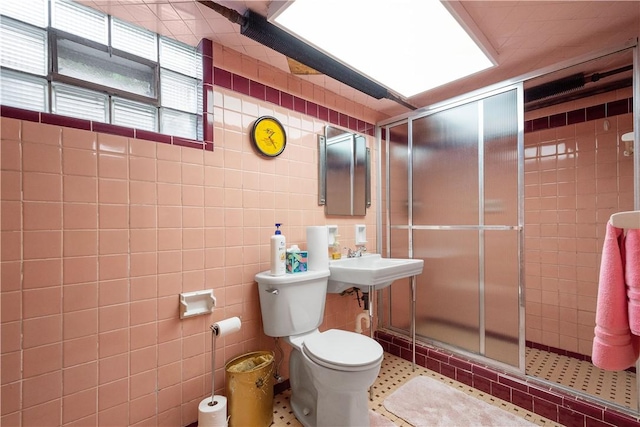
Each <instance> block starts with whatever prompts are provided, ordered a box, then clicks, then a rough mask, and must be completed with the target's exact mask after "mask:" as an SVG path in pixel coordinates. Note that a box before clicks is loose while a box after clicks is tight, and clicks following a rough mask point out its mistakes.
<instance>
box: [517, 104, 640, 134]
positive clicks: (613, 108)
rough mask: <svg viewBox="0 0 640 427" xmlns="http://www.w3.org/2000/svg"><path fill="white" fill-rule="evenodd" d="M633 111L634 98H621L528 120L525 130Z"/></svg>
mask: <svg viewBox="0 0 640 427" xmlns="http://www.w3.org/2000/svg"><path fill="white" fill-rule="evenodd" d="M632 112H633V98H627V99H619V100H617V101H611V102H607V103H604V104H599V105H593V106H591V107H587V108H580V109H578V110H572V111H568V112H566V113H560V114H553V115H551V116H546V117H538V118H537V119H531V120H526V121H525V123H524V132H525V133H529V132H535V131H538V130H544V129H553V128H557V127H562V126H567V125H574V124H576V123H584V122H588V121H591V120H597V119H603V118H605V117H613V116H619V115H620V114H627V113H632Z"/></svg>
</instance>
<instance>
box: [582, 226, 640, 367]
mask: <svg viewBox="0 0 640 427" xmlns="http://www.w3.org/2000/svg"><path fill="white" fill-rule="evenodd" d="M623 266H624V234H623V230H622V229H620V228H616V227H614V226H613V225H611V224H610V223H607V232H606V235H605V238H604V246H603V248H602V262H601V264H600V281H599V283H598V300H597V306H596V327H595V329H594V332H595V338H594V340H593V354H592V359H593V364H594V365H595V366H597V367H599V368H602V369H605V370H609V371H619V370H623V369H626V368H628V367H630V366H632V365H633V364H634V363H635V362H636V359H637V358H638V338H637V337H636V336H634V335H632V334H631V330H630V329H629V315H628V313H627V292H626V287H625V283H624V268H623Z"/></svg>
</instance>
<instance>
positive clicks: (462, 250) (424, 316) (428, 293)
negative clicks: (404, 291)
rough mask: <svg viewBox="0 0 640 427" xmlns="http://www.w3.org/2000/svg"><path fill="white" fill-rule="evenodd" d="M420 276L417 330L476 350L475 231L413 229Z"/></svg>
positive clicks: (477, 332)
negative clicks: (420, 267) (420, 266)
mask: <svg viewBox="0 0 640 427" xmlns="http://www.w3.org/2000/svg"><path fill="white" fill-rule="evenodd" d="M413 239H414V256H415V258H423V259H424V260H425V262H424V270H423V271H422V274H421V275H419V276H418V283H417V300H418V301H419V303H418V304H417V308H416V333H417V334H419V335H421V336H424V337H429V338H431V339H435V340H437V341H442V342H446V343H449V344H452V345H455V346H457V347H460V348H463V349H465V350H469V351H472V352H475V353H478V352H479V351H480V335H479V327H480V305H479V304H480V303H479V299H480V292H479V288H478V271H479V270H478V267H479V260H478V257H479V253H478V231H477V230H415V231H414V235H413Z"/></svg>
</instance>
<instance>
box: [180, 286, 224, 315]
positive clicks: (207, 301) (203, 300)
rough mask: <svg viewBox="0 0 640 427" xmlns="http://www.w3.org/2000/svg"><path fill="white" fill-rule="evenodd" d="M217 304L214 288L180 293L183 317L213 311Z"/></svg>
mask: <svg viewBox="0 0 640 427" xmlns="http://www.w3.org/2000/svg"><path fill="white" fill-rule="evenodd" d="M215 306H216V297H214V296H213V289H206V290H203V291H195V292H183V293H181V294H180V318H181V319H186V318H187V317H193V316H199V315H201V314H209V313H212V312H213V308H214V307H215Z"/></svg>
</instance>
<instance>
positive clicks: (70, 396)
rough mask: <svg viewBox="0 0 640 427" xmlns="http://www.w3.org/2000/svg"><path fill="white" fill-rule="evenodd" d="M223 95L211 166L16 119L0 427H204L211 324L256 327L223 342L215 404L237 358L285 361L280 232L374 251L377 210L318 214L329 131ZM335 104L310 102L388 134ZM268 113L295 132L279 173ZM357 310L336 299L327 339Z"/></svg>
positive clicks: (157, 146)
mask: <svg viewBox="0 0 640 427" xmlns="http://www.w3.org/2000/svg"><path fill="white" fill-rule="evenodd" d="M216 54H218V55H219V56H217V58H218V61H217V65H219V66H221V67H222V66H225V64H226V65H228V66H229V67H230V69H231V70H233V71H234V72H237V73H242V75H243V76H246V77H245V78H252V79H256V80H257V76H258V62H257V61H254V62H251V61H244V60H242V58H240V57H239V56H238V55H236V57H234V56H233V53H232V52H228V51H224V52H223V51H222V50H221V49H219V48H218V49H217V51H216ZM230 64H231V65H230ZM233 64H243V67H245V68H243V69H241V70H239V69H235V68H233ZM247 64H249V65H251V64H253V66H254V68H252V67H250V66H249V65H247ZM260 69H261V70H262V72H263V73H264V74H265V75H266V76H267V77H268V78H270V79H272V80H266V81H265V84H270V85H272V86H274V87H277V88H278V90H279V91H282V93H284V92H285V91H287V93H293V94H296V95H298V96H304V95H305V93H306V92H305V93H301V92H300V91H299V90H296V89H295V88H289V87H288V86H287V82H289V81H293V80H292V77H291V76H289V77H286V78H284V87H283V86H281V85H280V84H281V83H282V76H281V78H280V80H278V81H276V80H275V79H274V76H276V75H277V74H275V72H272V73H271V74H270V73H269V72H267V71H268V70H266V69H264V67H260ZM234 75H236V74H234ZM299 86H300V85H299ZM304 87H306V85H305V86H304ZM312 92H313V91H312ZM278 94H281V92H278ZM213 95H214V101H213V102H214V105H213V107H214V111H215V116H214V119H215V151H213V152H212V151H206V150H202V149H194V148H188V147H180V146H176V145H169V144H165V143H158V142H152V141H147V140H141V139H135V138H128V137H124V136H119V135H111V134H108V133H100V132H92V131H89V130H81V129H73V128H70V127H65V126H58V125H51V124H44V123H38V122H34V121H32V120H34V117H32V116H35V119H36V120H37V117H38V115H37V114H35V115H29V114H25V117H24V120H20V119H16V118H7V117H2V118H1V121H0V126H1V127H0V129H1V137H2V141H1V144H2V145H1V150H0V161H1V185H2V192H1V202H2V203H1V210H2V211H1V222H2V227H1V233H2V234H1V237H2V238H1V242H2V247H1V254H0V261H1V263H0V269H1V303H2V311H1V316H2V319H1V320H2V323H1V332H2V336H1V339H2V341H1V342H2V347H1V349H0V355H1V363H2V371H1V384H2V393H1V395H2V401H1V405H0V408H1V409H0V411H1V416H2V418H1V420H0V423H1V424H2V425H6V426H10V425H18V426H23V427H26V426H42V425H78V426H80V425H83V426H84V425H119V426H125V425H145V426H150V425H153V426H155V425H166V426H180V425H182V426H184V425H189V424H190V423H193V422H194V421H196V419H197V404H198V403H199V401H200V400H201V399H202V398H204V397H205V395H206V394H208V393H210V392H211V391H210V388H211V376H210V363H211V359H210V358H211V351H210V345H211V344H210V338H211V335H210V331H209V325H210V324H211V323H212V322H213V321H216V320H220V319H223V318H226V317H229V316H240V317H241V319H242V322H243V325H242V330H241V332H239V333H236V334H232V335H229V336H227V337H225V338H224V339H222V340H220V341H221V342H219V343H218V347H217V351H216V372H215V379H216V389H217V391H218V392H222V391H223V387H224V363H225V361H226V360H229V359H230V358H232V357H235V356H237V355H239V354H242V353H245V352H248V351H254V350H264V349H273V340H272V339H268V338H266V337H264V335H263V333H262V326H261V319H260V308H259V301H258V295H257V289H256V285H255V283H254V280H253V277H254V275H255V273H257V272H258V271H261V270H265V269H267V268H268V265H269V264H268V253H269V245H268V241H269V236H270V235H271V234H272V232H273V223H274V222H276V221H282V222H283V223H284V225H285V226H284V229H285V235H286V236H287V238H288V241H289V242H290V243H298V244H302V243H303V242H304V241H305V229H306V228H305V227H306V226H307V225H320V224H326V223H327V221H330V222H331V223H337V224H338V225H339V226H340V229H341V234H342V235H343V238H342V240H343V243H344V244H345V245H352V244H353V237H354V236H353V224H354V223H355V222H358V223H361V222H364V223H366V224H367V225H369V227H370V228H369V229H370V230H372V231H371V233H369V239H370V245H372V247H375V236H374V233H373V230H374V229H375V214H374V213H373V212H375V203H376V202H375V200H374V201H373V202H374V207H373V208H372V209H370V210H369V212H370V213H369V214H368V215H367V217H366V218H362V217H360V218H358V219H357V220H355V219H349V218H338V219H331V218H330V219H328V218H325V215H324V211H323V207H321V206H318V205H317V195H316V189H317V185H318V184H317V154H316V147H317V139H316V135H317V134H318V133H321V132H322V131H323V127H324V125H325V124H326V123H327V122H326V120H322V119H319V118H317V117H311V116H308V115H306V114H303V113H300V112H297V111H293V110H290V109H287V108H284V107H282V106H280V104H277V103H276V104H274V103H269V102H266V101H264V100H260V99H256V98H255V97H252V96H250V95H247V94H242V93H238V92H236V91H234V90H233V89H229V88H225V87H220V86H215V87H214V93H213ZM333 96H334V97H335V98H331V99H325V98H324V97H323V98H322V99H318V98H316V97H314V98H313V99H314V101H317V102H318V103H319V104H320V103H323V102H326V104H325V105H329V106H330V107H331V108H333V109H335V110H333V109H332V110H331V111H334V112H335V111H337V110H340V111H344V112H345V113H348V114H349V115H351V116H356V117H359V118H361V119H362V120H363V121H366V122H368V123H372V122H374V121H375V117H372V116H367V114H366V113H365V111H366V110H365V109H364V107H362V106H360V107H358V106H357V105H354V104H353V103H352V102H351V101H347V100H340V101H338V100H337V98H338V97H337V95H333ZM338 104H339V105H338ZM327 111H328V110H327ZM262 114H278V116H279V117H280V118H281V119H282V120H283V122H284V123H285V126H286V128H287V131H288V135H289V139H288V143H287V149H286V150H285V153H284V154H283V155H282V156H280V157H278V158H277V159H264V158H261V157H259V156H258V155H257V154H256V153H255V152H254V151H253V149H252V147H251V145H250V142H249V135H248V129H250V125H251V123H252V122H253V120H255V118H256V117H258V116H259V115H262ZM368 144H369V146H372V147H373V145H374V144H373V143H372V139H371V137H369V141H368ZM374 156H375V154H374ZM205 288H213V289H214V292H215V296H216V298H217V304H218V306H217V308H216V309H215V311H214V313H213V314H212V315H210V316H198V317H195V318H190V319H186V320H180V319H179V318H178V294H179V293H180V292H186V291H193V290H199V289H205ZM360 310H361V309H360V308H359V307H358V304H357V302H356V301H355V298H351V297H341V296H339V295H331V296H329V297H328V301H327V305H326V314H325V321H324V323H323V325H322V326H321V327H322V328H323V329H327V328H342V329H349V330H352V329H353V328H354V325H355V323H354V322H355V316H356V314H357V313H358V312H359V311H360ZM285 347H286V346H285ZM282 375H283V376H284V377H285V378H288V369H287V362H286V360H285V361H284V363H283V364H282Z"/></svg>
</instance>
